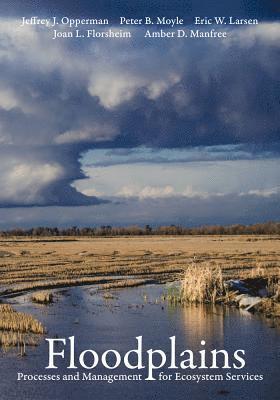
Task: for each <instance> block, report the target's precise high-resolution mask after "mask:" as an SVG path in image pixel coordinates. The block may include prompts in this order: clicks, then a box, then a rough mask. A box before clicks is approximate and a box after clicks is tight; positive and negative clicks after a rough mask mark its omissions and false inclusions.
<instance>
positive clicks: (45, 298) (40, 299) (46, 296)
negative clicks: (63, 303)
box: [31, 291, 53, 304]
mask: <svg viewBox="0 0 280 400" xmlns="http://www.w3.org/2000/svg"><path fill="white" fill-rule="evenodd" d="M31 300H32V301H33V302H34V303H39V304H50V303H52V302H53V294H52V293H51V292H49V291H41V292H36V293H33V294H32V296H31Z"/></svg>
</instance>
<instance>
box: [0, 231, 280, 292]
mask: <svg viewBox="0 0 280 400" xmlns="http://www.w3.org/2000/svg"><path fill="white" fill-rule="evenodd" d="M249 239H250V241H249V242H248V240H249ZM251 239H252V237H250V236H246V235H244V236H234V237H233V236H232V237H231V236H223V237H222V236H203V237H200V236H185V237H184V236H182V237H181V236H180V237H178V236H176V237H171V236H170V237H168V236H162V237H161V236H157V237H136V238H134V237H130V238H127V237H121V238H81V239H77V238H75V240H74V241H73V240H70V238H68V240H67V241H64V240H63V239H61V240H55V241H54V240H47V239H46V240H40V241H38V240H30V239H25V240H17V239H16V238H15V239H14V240H0V248H1V250H0V251H1V252H2V254H9V255H10V256H9V257H2V258H0V287H1V290H0V295H4V294H7V295H11V294H20V293H23V292H28V291H31V290H40V291H43V290H49V289H52V288H59V287H67V286H76V285H91V284H105V283H108V284H113V281H114V279H116V278H117V280H118V281H120V280H123V281H124V283H123V286H124V287H126V286H127V283H126V281H129V282H130V283H131V278H133V280H134V279H135V280H149V279H154V280H156V281H161V282H166V281H172V280H176V279H177V280H178V279H180V277H181V275H182V273H184V272H185V271H187V270H188V266H189V265H190V264H191V263H192V262H193V259H194V258H195V264H196V265H197V266H198V267H203V268H204V267H209V268H210V267H211V268H214V269H215V268H221V269H222V272H223V275H224V276H228V277H232V276H240V277H241V276H242V274H247V273H248V272H250V271H251V270H252V269H254V268H255V266H256V265H259V266H260V268H263V269H264V270H265V271H266V273H267V274H268V275H270V274H273V273H274V272H275V271H277V270H278V269H279V267H280V253H279V249H278V247H279V245H278V241H277V240H275V236H271V237H268V236H265V237H263V236H254V237H253V239H254V240H252V241H251ZM130 283H129V284H130Z"/></svg>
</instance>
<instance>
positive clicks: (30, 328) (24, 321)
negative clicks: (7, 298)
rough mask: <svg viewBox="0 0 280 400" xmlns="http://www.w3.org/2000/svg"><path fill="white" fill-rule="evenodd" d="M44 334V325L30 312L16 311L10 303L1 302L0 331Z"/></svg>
mask: <svg viewBox="0 0 280 400" xmlns="http://www.w3.org/2000/svg"><path fill="white" fill-rule="evenodd" d="M3 330H4V331H13V332H20V333H36V334H43V333H44V327H43V325H42V324H41V322H39V321H38V320H37V319H36V318H34V317H32V316H31V315H29V314H26V313H22V312H18V311H15V310H14V308H13V307H12V306H11V305H9V304H0V331H3Z"/></svg>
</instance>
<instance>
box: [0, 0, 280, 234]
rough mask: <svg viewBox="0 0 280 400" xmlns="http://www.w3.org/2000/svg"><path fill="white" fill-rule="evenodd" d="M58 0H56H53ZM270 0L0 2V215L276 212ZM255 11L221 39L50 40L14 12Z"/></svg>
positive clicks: (137, 35) (203, 219) (123, 217)
mask: <svg viewBox="0 0 280 400" xmlns="http://www.w3.org/2000/svg"><path fill="white" fill-rule="evenodd" d="M58 3H59V4H58ZM278 8H279V6H278V3H277V2H276V1H275V0H271V1H270V0H268V1H261V0H250V1H249V0H248V1H246V0H242V1H241V0H240V1H235V2H232V1H229V0H228V1H223V2H221V1H218V0H216V1H214V0H212V1H209V0H207V1H206V0H200V1H197V0H196V1H187V0H186V1H179V0H178V1H177V0H173V1H172V2H171V1H160V0H154V1H149V2H148V1H140V0H135V1H133V2H127V1H123V0H119V1H89V0H85V1H79V2H77V1H60V2H57V1H50V0H47V1H35V0H32V1H29V0H27V1H25V2H22V1H16V0H9V1H6V0H2V1H1V4H0V15H1V17H0V228H2V229H8V228H14V227H30V226H37V225H48V226H54V225H59V226H71V225H78V226H85V225H130V224H141V225H142V224H147V223H151V224H153V225H164V224H172V223H175V224H185V225H191V226H193V225H201V224H232V223H246V224H250V223H255V222H262V221H267V220H279V211H280V206H279V204H280V202H279V200H280V182H279V166H280V165H279V164H280V162H279V150H280V136H279V125H280V124H279V94H280V83H279V72H280V71H279V65H280V63H279V61H280V60H279V58H280V57H279V55H280V52H279V47H280V23H279V18H278V17H277V15H279V10H278ZM123 15H124V16H129V17H135V18H136V17H138V18H140V17H141V16H145V15H150V16H158V15H165V16H167V17H169V16H172V17H174V16H177V15H179V16H180V17H182V18H184V19H185V22H186V26H187V25H188V24H189V23H191V21H192V19H193V16H197V15H198V16H216V15H222V16H230V15H232V16H236V17H239V18H249V17H250V18H259V19H260V24H258V25H248V26H245V25H242V26H238V27H226V28H225V29H226V30H227V32H228V38H227V39H226V40H213V39H203V40H192V41H189V40H184V41H182V40H177V39H175V40H167V39H160V40H157V39H156V40H147V39H144V38H143V31H144V30H145V27H141V26H140V27H139V26H137V27H132V28H131V31H132V32H133V37H132V38H130V39H129V38H128V39H123V40H120V39H114V40H108V39H100V40H85V41H83V42H81V41H80V40H75V39H71V40H68V39H62V40H59V39H57V40H52V38H51V36H50V33H49V31H48V30H47V29H44V28H42V27H38V26H25V27H24V28H21V27H20V26H19V25H20V22H21V18H22V17H23V16H24V17H31V16H40V17H52V16H57V17H59V16H72V17H76V18H78V17H82V16H84V17H92V18H93V17H103V18H105V17H106V18H109V19H110V22H111V23H112V27H113V28H114V27H115V28H116V26H117V21H118V18H119V17H120V16H123Z"/></svg>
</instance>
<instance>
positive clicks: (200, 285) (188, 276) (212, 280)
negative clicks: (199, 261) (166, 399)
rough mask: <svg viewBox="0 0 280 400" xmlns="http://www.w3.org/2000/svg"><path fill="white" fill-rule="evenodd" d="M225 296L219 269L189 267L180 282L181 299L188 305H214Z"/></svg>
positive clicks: (193, 265)
mask: <svg viewBox="0 0 280 400" xmlns="http://www.w3.org/2000/svg"><path fill="white" fill-rule="evenodd" d="M224 295H225V288H224V284H223V276H222V270H221V268H219V267H216V268H212V267H211V266H204V267H201V268H198V267H197V266H196V265H195V264H192V265H190V266H189V267H188V268H187V269H186V271H185V274H184V279H183V281H182V290H181V298H182V299H183V301H187V302H190V303H207V302H209V303H215V302H216V301H217V299H218V298H221V297H222V296H224Z"/></svg>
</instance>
